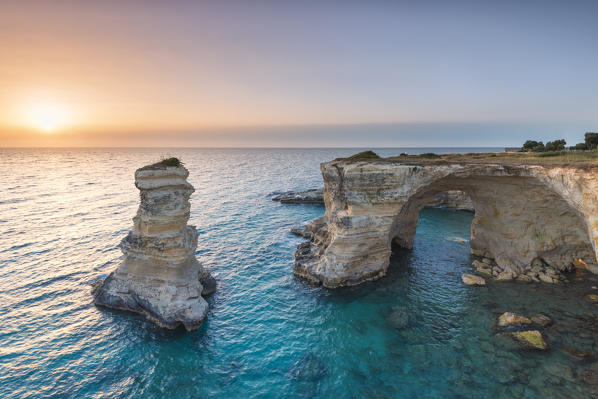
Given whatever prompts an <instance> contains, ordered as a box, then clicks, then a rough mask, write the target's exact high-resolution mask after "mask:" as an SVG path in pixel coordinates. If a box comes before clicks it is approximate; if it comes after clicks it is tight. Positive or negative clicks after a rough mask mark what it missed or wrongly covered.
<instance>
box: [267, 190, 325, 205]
mask: <svg viewBox="0 0 598 399" xmlns="http://www.w3.org/2000/svg"><path fill="white" fill-rule="evenodd" d="M272 201H279V202H280V203H283V204H324V190H323V189H321V188H319V189H316V188H314V189H311V190H305V191H287V192H285V193H281V194H277V195H275V196H274V197H272Z"/></svg>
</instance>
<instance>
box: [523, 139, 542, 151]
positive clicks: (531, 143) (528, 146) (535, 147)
mask: <svg viewBox="0 0 598 399" xmlns="http://www.w3.org/2000/svg"><path fill="white" fill-rule="evenodd" d="M521 150H522V151H534V152H542V151H544V143H543V142H541V141H535V140H527V141H526V142H525V143H523V146H522V147H521Z"/></svg>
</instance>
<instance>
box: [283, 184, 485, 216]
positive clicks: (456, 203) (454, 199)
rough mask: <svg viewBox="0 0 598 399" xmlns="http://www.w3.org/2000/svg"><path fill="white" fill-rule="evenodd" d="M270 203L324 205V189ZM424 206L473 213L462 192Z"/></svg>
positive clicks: (288, 195)
mask: <svg viewBox="0 0 598 399" xmlns="http://www.w3.org/2000/svg"><path fill="white" fill-rule="evenodd" d="M272 201H279V202H280V203H283V204H322V205H323V204H324V189H321V188H319V189H315V188H314V189H310V190H305V191H287V192H285V193H281V194H277V195H275V196H274V197H272ZM426 206H434V207H442V208H447V209H453V210H457V211H469V212H473V203H472V202H471V198H469V196H468V195H467V194H466V193H464V192H463V191H455V190H452V191H444V192H441V193H438V194H436V195H435V196H434V198H432V199H431V200H430V202H429V203H428V204H427V205H426Z"/></svg>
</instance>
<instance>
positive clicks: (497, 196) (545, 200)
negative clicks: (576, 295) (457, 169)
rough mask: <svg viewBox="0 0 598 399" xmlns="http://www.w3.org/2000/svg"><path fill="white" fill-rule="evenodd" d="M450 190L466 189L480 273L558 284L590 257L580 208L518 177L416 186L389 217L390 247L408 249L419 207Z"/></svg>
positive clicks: (452, 179)
mask: <svg viewBox="0 0 598 399" xmlns="http://www.w3.org/2000/svg"><path fill="white" fill-rule="evenodd" d="M454 190H459V191H461V192H463V193H465V194H466V195H467V196H468V197H469V198H470V199H471V203H472V206H473V208H474V211H475V216H474V219H473V221H472V225H471V235H470V241H469V243H470V247H471V254H472V256H473V266H474V267H475V268H476V269H477V270H478V272H480V273H482V274H484V275H487V276H491V277H494V278H497V279H499V280H511V279H515V278H516V279H519V280H522V281H544V282H552V283H556V282H560V281H563V280H564V279H565V275H564V273H566V272H570V271H572V270H573V269H574V268H575V267H576V266H583V264H585V263H588V262H592V260H593V254H594V251H593V247H592V242H591V240H590V238H589V235H588V230H587V226H586V223H585V221H584V218H583V216H582V215H581V214H580V212H579V211H578V210H576V209H575V208H573V207H572V206H571V204H569V203H568V202H567V201H566V200H565V199H564V198H563V197H562V196H561V194H559V193H557V192H556V191H554V190H553V189H552V188H550V187H548V186H547V185H546V184H545V183H544V182H541V181H540V180H538V179H535V178H533V177H521V176H518V177H517V178H513V177H510V176H479V177H478V176H471V175H470V176H468V177H467V178H460V177H457V176H448V177H445V178H442V179H439V180H437V181H434V182H432V183H431V184H429V185H427V186H425V187H422V188H420V189H419V190H418V191H417V192H416V193H414V194H413V195H411V196H410V197H409V198H408V200H407V202H405V203H404V204H403V206H401V207H400V209H399V211H398V213H397V214H396V215H395V217H394V218H393V221H392V224H391V228H390V231H389V236H388V245H389V248H391V247H392V245H393V244H394V245H398V246H400V247H402V248H407V249H411V248H412V247H413V241H414V238H415V233H416V229H417V224H418V218H419V214H420V211H421V210H422V209H423V208H424V207H426V206H428V205H429V204H435V200H436V198H438V196H439V194H441V193H446V192H448V191H454Z"/></svg>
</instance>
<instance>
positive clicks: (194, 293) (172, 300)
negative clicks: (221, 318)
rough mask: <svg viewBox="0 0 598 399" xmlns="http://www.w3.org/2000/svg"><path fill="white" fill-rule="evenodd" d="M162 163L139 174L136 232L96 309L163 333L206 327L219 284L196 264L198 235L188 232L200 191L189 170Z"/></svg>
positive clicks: (102, 287)
mask: <svg viewBox="0 0 598 399" xmlns="http://www.w3.org/2000/svg"><path fill="white" fill-rule="evenodd" d="M176 164H177V165H178V166H167V165H168V163H158V164H155V165H149V166H146V167H143V168H141V169H138V170H137V171H136V172H135V186H136V187H137V188H138V189H139V191H140V200H141V202H140V204H139V209H138V211H137V215H136V216H135V217H134V218H133V230H131V231H130V232H129V234H128V235H127V236H126V237H125V238H123V239H122V241H121V243H120V247H121V250H122V252H123V254H124V259H123V260H122V262H121V263H120V265H119V266H118V268H117V269H116V270H115V271H114V272H113V273H111V274H110V275H109V276H108V277H107V278H106V279H105V280H102V281H100V282H99V283H97V284H95V285H94V288H93V291H92V293H93V295H94V303H95V304H97V305H102V306H107V307H110V308H115V309H122V310H128V311H132V312H137V313H141V314H143V315H145V316H146V317H147V318H148V319H149V320H151V321H153V322H155V323H156V324H158V325H159V326H161V327H165V328H176V327H177V326H179V325H183V326H184V327H185V328H186V329H187V330H193V329H196V328H198V327H199V326H201V324H202V322H203V319H204V318H205V317H206V314H207V311H208V303H207V302H206V301H205V300H204V299H203V298H202V295H208V294H210V293H212V292H213V291H214V290H215V287H216V283H215V281H214V279H213V278H212V277H211V276H210V274H209V273H208V272H206V271H205V270H204V268H203V267H202V265H201V264H200V263H199V262H198V261H197V259H196V258H195V249H196V248H197V231H196V229H195V227H194V226H188V225H187V221H188V220H189V211H190V203H189V197H190V195H191V193H193V191H194V188H193V186H191V184H189V183H188V182H187V180H186V179H187V176H188V175H189V172H188V171H187V169H185V168H184V167H183V166H181V165H180V164H178V160H177V163H176Z"/></svg>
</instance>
